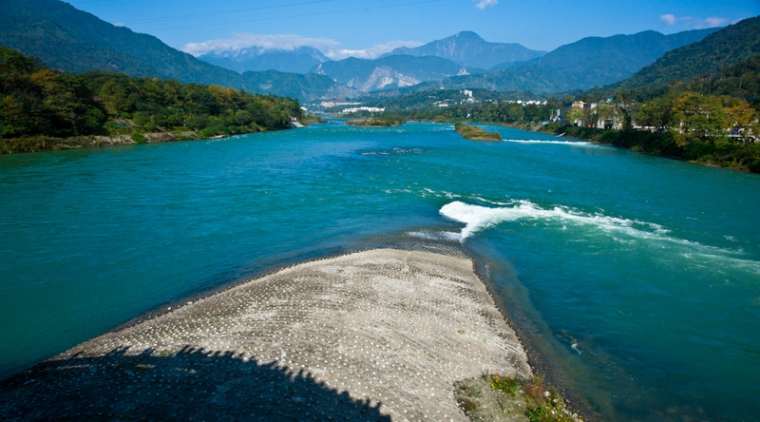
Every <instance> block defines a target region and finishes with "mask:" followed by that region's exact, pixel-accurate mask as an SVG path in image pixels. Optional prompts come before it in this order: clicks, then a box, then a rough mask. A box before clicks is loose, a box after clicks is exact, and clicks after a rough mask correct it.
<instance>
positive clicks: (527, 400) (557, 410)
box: [454, 375, 583, 422]
mask: <svg viewBox="0 0 760 422" xmlns="http://www.w3.org/2000/svg"><path fill="white" fill-rule="evenodd" d="M454 387H455V389H454V397H455V398H456V400H457V403H458V404H459V407H460V408H461V409H462V410H463V411H464V413H465V414H466V415H467V416H468V417H469V418H470V420H472V421H486V420H487V421H513V420H528V421H530V422H578V421H582V420H583V419H582V418H581V417H580V416H579V415H578V414H577V413H575V412H573V411H572V410H571V409H570V408H569V406H568V404H567V402H566V401H565V399H564V398H563V397H562V395H560V394H559V393H557V392H556V391H552V390H551V389H549V388H547V387H546V385H545V384H544V383H543V380H542V379H541V378H540V377H533V378H532V379H530V380H522V379H517V378H512V377H506V376H502V375H482V376H481V377H478V378H472V379H468V380H464V381H460V382H458V383H456V384H455V386H454Z"/></svg>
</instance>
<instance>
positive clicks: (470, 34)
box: [454, 31, 487, 42]
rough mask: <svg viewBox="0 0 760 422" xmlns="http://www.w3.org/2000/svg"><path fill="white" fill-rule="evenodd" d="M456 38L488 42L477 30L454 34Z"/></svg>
mask: <svg viewBox="0 0 760 422" xmlns="http://www.w3.org/2000/svg"><path fill="white" fill-rule="evenodd" d="M454 38H459V39H464V40H472V41H483V42H487V41H486V40H484V39H483V37H481V36H480V34H478V33H477V32H475V31H460V32H458V33H457V34H456V35H454Z"/></svg>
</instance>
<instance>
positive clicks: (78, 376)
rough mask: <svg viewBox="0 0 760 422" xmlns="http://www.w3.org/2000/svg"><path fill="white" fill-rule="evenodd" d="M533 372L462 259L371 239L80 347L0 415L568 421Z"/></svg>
mask: <svg viewBox="0 0 760 422" xmlns="http://www.w3.org/2000/svg"><path fill="white" fill-rule="evenodd" d="M482 374H491V375H489V376H488V377H487V378H483V375H482ZM484 379H485V380H487V382H484V381H483V380H484ZM532 379H533V376H532V371H531V368H530V366H529V365H528V360H527V356H526V354H525V351H524V350H523V347H522V344H521V343H520V341H519V340H518V338H517V336H516V334H515V332H514V331H513V330H512V328H511V327H509V325H508V324H507V322H506V321H505V319H504V318H503V317H502V315H501V314H500V312H499V310H498V309H497V307H496V306H495V303H494V301H493V299H492V298H491V296H490V295H489V293H488V292H487V289H486V286H485V285H484V284H483V282H481V280H480V279H479V278H478V277H477V276H476V275H475V273H474V271H473V263H472V261H470V259H468V258H467V257H465V256H462V255H457V254H442V253H432V252H425V251H410V250H398V249H377V250H369V251H364V252H358V253H352V254H348V255H343V256H339V257H335V258H330V259H323V260H319V261H313V262H307V263H303V264H300V265H296V266H293V267H290V268H286V269H284V270H281V271H279V272H276V273H274V274H271V275H268V276H265V277H262V278H259V279H256V280H252V281H249V282H246V283H243V284H240V285H237V286H235V287H232V288H230V289H228V290H225V291H222V292H218V293H216V294H213V295H211V296H208V297H205V298H203V299H200V300H197V301H194V302H187V303H186V304H185V305H184V306H181V307H180V308H177V309H174V310H171V311H170V312H168V313H165V314H163V315H158V316H156V317H154V318H151V319H148V320H145V321H142V322H139V323H136V324H134V325H132V326H130V327H127V328H124V329H121V330H117V331H114V332H111V333H108V334H105V335H102V336H100V337H97V338H95V339H93V340H90V341H87V342H85V343H83V344H81V345H79V346H76V347H74V348H72V349H70V350H69V351H66V352H64V353H62V354H60V355H58V356H56V357H54V358H52V359H50V360H47V361H45V362H43V363H41V364H38V365H36V366H35V367H33V368H32V369H30V370H28V371H26V372H23V373H21V374H19V375H17V376H15V377H12V378H10V379H8V380H6V381H4V382H2V383H0V417H2V419H3V420H23V419H30V418H31V419H57V418H63V419H69V418H72V419H82V418H84V419H91V418H99V417H101V416H102V415H108V418H109V419H114V418H115V419H141V418H148V419H163V418H165V417H167V415H171V416H172V417H174V418H179V419H191V418H198V419H220V418H221V419H228V418H229V419H239V418H246V417H254V418H272V419H277V420H279V419H300V420H331V419H333V418H340V419H341V420H356V421H364V420H379V421H386V420H391V419H393V420H396V419H409V420H431V421H433V420H434V421H443V420H446V421H457V420H458V421H465V420H467V419H468V418H467V416H468V415H469V416H472V415H480V416H482V415H488V416H489V419H488V420H495V421H499V420H504V421H507V420H510V421H512V420H518V421H519V420H525V421H528V420H529V418H528V416H529V414H531V413H532V414H536V413H546V414H551V413H557V412H559V414H560V415H561V416H562V417H555V418H552V419H551V420H558V421H560V420H561V421H565V420H567V421H572V420H579V419H580V418H579V417H578V416H577V415H575V414H573V413H572V412H570V411H569V410H567V408H566V407H565V404H564V401H562V400H561V399H559V397H558V396H556V395H555V396H552V394H554V393H551V392H548V391H546V390H545V389H543V386H540V385H539V384H536V383H533V382H532V381H531V380H532ZM523 385H525V386H526V387H525V388H523V387H522V386H523ZM536 386H537V387H536ZM536 388H539V390H537V391H536ZM72 392H76V394H74V395H72ZM551 397H553V399H551ZM486 398H488V400H486ZM542 420H545V419H542Z"/></svg>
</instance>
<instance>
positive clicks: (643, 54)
mask: <svg viewBox="0 0 760 422" xmlns="http://www.w3.org/2000/svg"><path fill="white" fill-rule="evenodd" d="M714 31H715V29H703V30H695V31H686V32H680V33H676V34H672V35H664V34H661V33H659V32H655V31H644V32H640V33H637V34H633V35H614V36H611V37H588V38H583V39H581V40H579V41H576V42H574V43H571V44H567V45H563V46H561V47H559V48H557V49H555V50H553V51H551V52H549V53H547V54H546V55H544V56H541V57H538V58H535V59H532V60H528V61H524V62H518V63H509V64H502V65H499V66H496V69H495V70H493V71H491V72H488V73H484V74H480V75H471V76H465V77H455V78H451V79H447V80H446V81H444V82H443V83H442V84H441V85H442V86H444V87H446V88H485V89H492V90H497V91H517V90H525V91H530V92H533V93H537V94H548V93H557V92H563V91H571V90H584V89H589V88H593V87H595V86H602V85H608V84H611V83H614V82H618V81H620V80H623V79H625V78H628V77H630V76H632V75H633V74H634V73H636V72H637V71H638V70H640V69H641V68H643V67H644V66H647V65H649V64H651V63H653V62H654V61H655V60H657V59H658V58H659V57H660V56H662V55H663V54H664V53H666V52H667V51H670V50H672V49H674V48H678V47H681V46H683V45H686V44H690V43H693V42H696V41H699V40H701V39H702V38H704V37H706V36H707V35H709V34H711V33H712V32H714Z"/></svg>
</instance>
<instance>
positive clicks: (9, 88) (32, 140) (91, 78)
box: [0, 47, 302, 153]
mask: <svg viewBox="0 0 760 422" xmlns="http://www.w3.org/2000/svg"><path fill="white" fill-rule="evenodd" d="M301 117H302V111H301V108H300V106H299V104H298V102H296V101H294V100H291V99H285V98H277V97H270V96H261V95H251V94H247V93H245V92H242V91H238V90H234V89H230V88H224V87H220V86H213V85H212V86H203V85H192V84H182V83H179V82H175V81H165V80H159V79H152V78H132V77H128V76H125V75H119V74H105V73H91V74H84V75H72V74H66V73H60V72H57V71H54V70H51V69H48V68H45V67H43V66H42V65H40V64H39V63H38V62H36V61H35V60H33V59H30V58H27V57H25V56H23V55H21V54H20V53H18V52H16V51H14V50H10V49H6V48H1V47H0V153H11V152H30V151H39V150H45V149H59V148H76V147H84V146H97V145H107V144H117V143H141V142H158V141H162V140H174V139H192V138H208V137H213V136H219V135H232V134H238V133H248V132H258V131H264V130H274V129H285V128H288V127H291V124H292V121H291V119H293V118H296V119H300V118H301Z"/></svg>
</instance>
